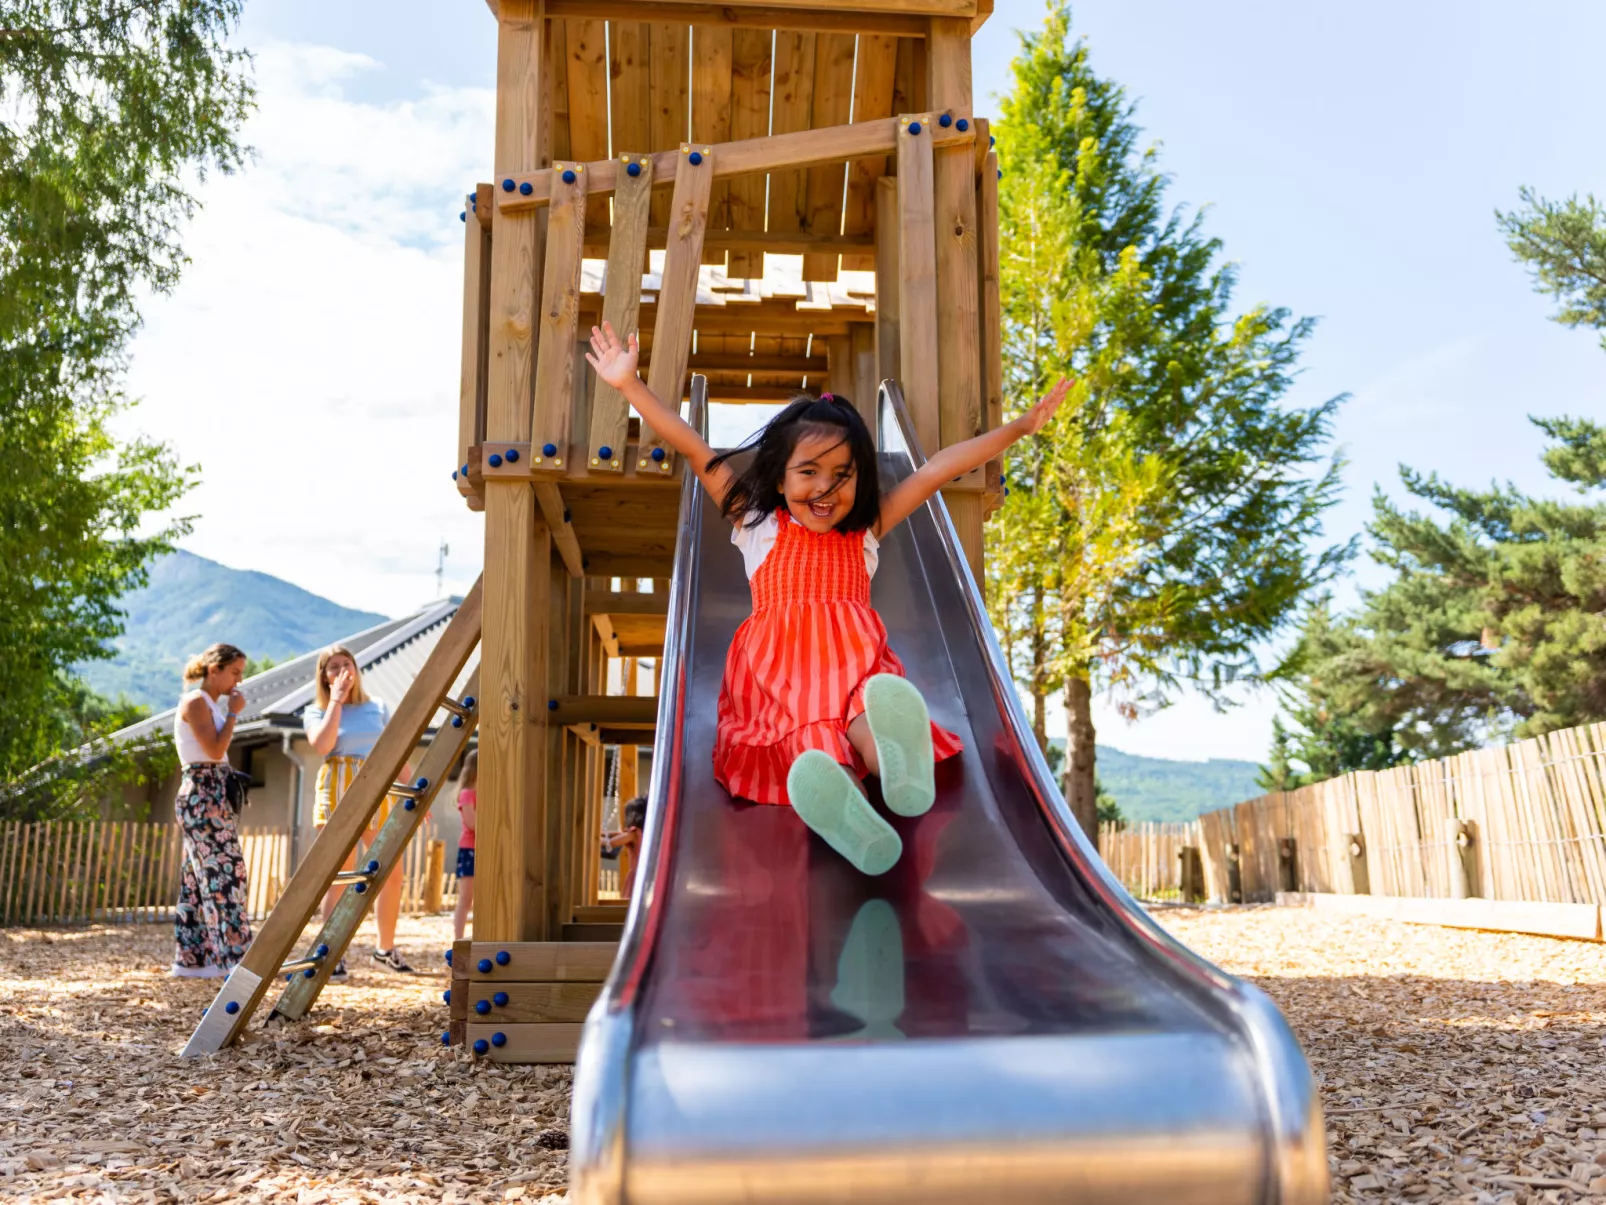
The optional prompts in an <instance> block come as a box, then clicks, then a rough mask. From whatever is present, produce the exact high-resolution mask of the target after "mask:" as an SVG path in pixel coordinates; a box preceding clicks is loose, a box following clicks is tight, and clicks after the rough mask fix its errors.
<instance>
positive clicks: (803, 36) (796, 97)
mask: <svg viewBox="0 0 1606 1205" xmlns="http://www.w3.org/2000/svg"><path fill="white" fill-rule="evenodd" d="M818 44H819V35H818V34H815V33H803V32H797V33H792V32H786V31H777V32H776V34H775V79H774V83H773V85H772V93H771V103H770V139H769V141H770V143H771V144H772V145H773V144H774V142H775V140H776V139H777V138H779V137H781V136H783V135H794V136H795V135H798V134H802V133H806V132H808V131H809V130H810V127H811V125H812V122H811V121H810V114H811V112H812V104H811V101H812V96H811V93H812V91H813V88H814V55H815V48H816V47H817V46H818ZM833 158H834V156H833ZM810 166H813V165H810ZM808 181H809V177H808V172H807V171H804V170H801V169H796V170H771V172H770V199H769V212H768V218H767V224H766V227H765V228H766V229H768V230H786V231H792V230H807V229H808ZM766 270H767V269H766Z"/></svg>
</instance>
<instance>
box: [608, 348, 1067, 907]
mask: <svg viewBox="0 0 1606 1205" xmlns="http://www.w3.org/2000/svg"><path fill="white" fill-rule="evenodd" d="M637 353H638V348H637V342H636V336H635V335H631V336H630V338H629V340H628V342H627V343H622V342H621V341H620V340H619V337H618V336H617V335H616V334H615V333H614V330H613V328H612V327H611V326H609V325H607V324H604V325H603V327H602V328H601V329H600V330H599V329H598V328H596V327H593V328H592V330H591V351H590V352H589V353H588V354H587V356H586V359H587V360H588V361H590V363H591V366H592V367H593V368H594V369H596V371H597V375H598V376H600V377H601V378H602V379H603V380H604V381H606V382H608V384H610V385H612V386H613V387H614V388H616V389H618V390H619V391H620V392H621V393H623V394H624V396H625V398H626V400H628V401H629V402H630V404H631V405H632V406H633V407H635V409H636V410H637V412H639V413H640V415H641V417H642V419H643V420H644V421H645V422H646V423H647V424H648V425H649V426H650V427H651V428H652V429H653V430H654V431H656V432H657V433H658V434H659V435H660V436H661V437H662V438H663V440H664V441H665V442H666V443H668V444H669V445H670V446H671V447H673V448H674V449H675V451H677V452H679V453H680V454H681V455H682V456H684V457H685V458H686V462H687V463H688V464H689V465H690V466H691V468H692V471H693V472H695V473H696V474H697V477H698V479H699V480H700V481H701V482H702V483H703V486H704V488H706V489H707V490H708V492H709V494H710V495H711V496H712V497H713V499H714V501H715V503H716V504H718V506H719V508H720V511H721V513H722V514H723V515H724V517H725V518H726V520H727V521H728V522H729V523H730V524H731V525H732V528H733V531H732V533H731V543H733V544H734V545H736V547H737V549H738V550H740V552H741V554H742V559H743V561H744V563H745V565H746V568H747V577H748V581H749V582H750V583H751V585H752V589H753V614H752V615H751V616H750V617H749V618H748V619H747V620H746V621H745V622H743V624H742V626H741V627H740V628H738V629H737V632H736V636H735V639H734V641H733V642H732V644H731V649H730V654H729V656H728V657H727V659H726V662H725V680H724V683H723V685H722V686H721V687H720V693H719V731H718V737H717V739H716V742H715V745H714V776H715V778H717V779H718V781H719V783H720V785H722V786H723V787H724V788H725V789H726V790H728V791H729V792H730V793H731V794H732V795H733V796H736V797H738V798H742V799H749V800H752V801H753V802H755V803H770V804H781V805H787V804H790V806H791V807H792V809H793V811H795V812H796V813H797V815H798V817H799V818H800V819H801V820H802V821H803V823H804V824H806V825H808V827H809V828H811V829H812V830H814V832H816V833H818V834H819V835H820V836H821V837H822V838H823V839H824V840H825V842H826V843H827V844H828V845H830V846H831V848H833V849H835V850H836V851H837V852H838V853H840V854H841V855H842V856H843V857H844V858H846V859H847V860H848V861H849V862H851V863H852V864H853V865H854V866H855V867H857V868H858V869H859V870H860V871H862V872H863V873H865V874H871V875H876V874H882V873H884V872H886V871H887V870H889V869H891V867H892V866H893V864H894V863H896V862H897V860H898V856H899V854H900V853H901V852H902V848H903V847H902V843H901V841H900V840H899V838H898V834H897V833H896V832H895V831H894V830H893V828H892V826H891V825H890V824H888V823H887V822H886V821H885V820H883V819H882V818H881V817H880V816H879V815H878V814H877V813H876V811H875V809H874V808H873V807H871V806H870V802H869V799H868V798H867V797H866V795H865V793H864V789H863V787H862V785H861V782H860V780H861V779H862V778H863V777H864V775H865V774H866V772H868V773H870V774H874V775H876V776H878V777H879V778H880V779H881V793H882V797H883V798H884V799H885V800H886V803H887V807H888V808H890V809H891V810H892V811H893V812H895V813H897V814H898V815H900V816H919V815H921V814H923V813H924V812H926V811H927V810H928V809H930V807H931V805H932V804H933V803H934V802H935V801H936V786H935V782H934V779H933V766H934V764H935V763H936V762H938V761H941V760H943V759H944V758H948V757H952V756H953V755H954V754H956V753H958V752H959V751H960V748H961V745H960V742H959V738H958V737H956V736H955V735H954V734H953V733H951V732H947V731H945V730H943V729H941V728H938V727H937V726H936V725H935V724H933V723H932V722H931V720H930V718H929V716H928V714H927V711H926V703H925V700H924V699H922V698H921V697H920V692H919V691H917V690H916V689H915V688H914V687H913V686H912V685H910V683H909V682H908V681H907V680H906V679H905V678H904V676H903V665H902V663H901V662H900V661H899V660H898V658H897V656H896V655H895V654H894V653H893V652H892V650H891V649H890V648H888V647H887V631H886V628H885V627H884V626H883V625H882V623H881V618H880V616H878V615H877V614H876V613H875V611H874V609H873V608H872V607H871V606H870V578H871V576H872V575H873V574H874V573H875V569H876V562H877V556H878V549H879V547H880V541H881V540H883V539H884V538H886V534H887V532H889V531H891V530H892V529H893V528H894V527H896V526H897V525H898V524H899V523H901V522H903V520H904V519H906V518H908V517H909V515H910V514H912V513H913V512H914V511H915V510H916V509H917V508H919V507H920V506H923V505H924V504H925V503H926V502H927V501H928V500H929V499H930V498H931V496H932V495H933V494H935V493H936V492H937V491H938V490H939V489H940V488H941V487H942V486H943V485H944V484H946V483H947V482H949V481H952V480H953V479H954V478H955V477H958V476H960V475H962V474H964V473H966V472H969V471H970V470H971V469H973V468H976V467H977V466H979V465H982V464H985V463H986V462H987V461H988V460H991V459H992V458H993V457H995V456H997V455H999V454H1000V453H1001V452H1003V451H1004V449H1005V448H1007V447H1009V446H1010V445H1011V444H1013V443H1014V442H1015V441H1016V440H1018V439H1021V438H1023V437H1024V436H1027V435H1034V434H1036V433H1037V432H1038V431H1039V430H1041V429H1042V427H1043V424H1045V423H1046V422H1048V420H1049V418H1050V417H1051V416H1052V415H1053V413H1054V411H1055V410H1056V409H1057V408H1058V407H1059V404H1060V402H1061V400H1063V398H1064V397H1065V393H1066V390H1067V389H1069V387H1070V386H1069V384H1068V382H1066V381H1063V380H1062V381H1060V382H1059V383H1057V384H1056V385H1055V386H1054V388H1053V389H1051V390H1049V392H1048V393H1047V395H1045V396H1044V397H1043V399H1042V400H1041V401H1039V402H1038V403H1037V404H1036V405H1035V406H1033V407H1032V408H1031V409H1030V410H1029V411H1027V412H1026V413H1025V414H1024V415H1022V416H1021V417H1020V418H1018V419H1016V420H1015V421H1014V422H1011V423H1007V424H1005V425H1004V426H1002V427H999V428H998V429H997V430H994V431H989V432H987V433H986V434H984V435H979V436H977V437H976V438H975V439H968V440H966V441H965V442H963V443H959V444H955V445H954V446H952V447H949V448H944V449H943V450H942V451H940V452H938V453H937V454H936V455H934V456H933V457H932V458H931V459H930V460H929V461H927V462H926V464H925V465H924V466H923V467H922V468H921V469H920V470H919V471H918V472H916V473H914V474H913V475H912V476H910V477H908V478H907V479H905V480H904V481H901V482H899V483H898V484H897V485H896V486H894V487H893V488H892V489H891V490H890V491H888V493H887V494H886V496H885V497H883V496H882V495H881V489H880V484H879V481H878V479H877V471H876V452H875V444H874V441H873V440H872V439H871V437H870V432H869V429H868V428H867V427H866V426H865V425H864V420H863V419H861V418H860V417H859V414H858V411H856V410H855V409H854V408H853V405H852V404H851V403H850V402H848V401H847V399H845V398H842V397H839V396H833V395H832V394H829V393H827V394H822V395H821V396H820V397H817V398H816V397H810V396H807V395H805V396H801V397H799V398H797V400H795V401H794V402H792V404H791V405H789V406H787V407H786V409H784V410H783V411H781V413H780V414H778V415H776V417H775V418H774V419H772V420H771V421H770V423H769V424H768V425H767V426H766V427H765V428H764V430H763V431H761V432H760V433H759V434H758V435H757V436H756V437H755V438H754V439H753V440H751V441H749V443H748V444H747V445H746V446H745V447H743V448H741V449H738V450H737V452H727V453H725V454H723V455H716V454H715V452H714V450H713V449H712V448H710V447H709V446H708V444H707V443H706V442H705V441H704V440H703V438H702V436H700V435H699V434H698V433H697V432H696V431H694V430H693V429H692V428H691V427H690V426H689V425H688V424H687V423H685V422H684V421H682V419H681V418H680V415H679V414H678V413H677V412H676V411H675V410H671V409H670V408H669V407H667V406H666V405H664V403H663V401H662V400H661V399H659V398H658V397H656V396H655V395H654V394H653V393H652V391H651V390H649V389H648V388H647V386H646V385H645V384H643V383H642V381H641V379H640V378H639V377H638V376H637V375H636V361H637ZM738 452H739V453H751V459H750V460H748V462H747V464H746V467H745V468H743V469H741V470H740V471H738V470H736V469H735V468H733V467H732V466H731V463H730V460H731V457H732V456H734V455H737V454H738Z"/></svg>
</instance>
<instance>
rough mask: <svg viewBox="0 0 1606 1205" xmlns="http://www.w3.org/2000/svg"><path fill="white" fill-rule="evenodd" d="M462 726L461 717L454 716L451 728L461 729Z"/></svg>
mask: <svg viewBox="0 0 1606 1205" xmlns="http://www.w3.org/2000/svg"><path fill="white" fill-rule="evenodd" d="M462 726H463V717H462V716H460V715H454V716H453V717H452V727H453V728H461V727H462Z"/></svg>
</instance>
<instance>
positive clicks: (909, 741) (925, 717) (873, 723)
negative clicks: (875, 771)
mask: <svg viewBox="0 0 1606 1205" xmlns="http://www.w3.org/2000/svg"><path fill="white" fill-rule="evenodd" d="M864 714H865V716H866V717H867V718H868V719H869V721H870V735H871V736H873V737H875V750H876V756H877V757H879V758H880V759H881V797H882V798H883V799H885V800H886V801H887V807H889V808H890V809H892V811H894V812H896V813H897V814H898V815H900V816H923V815H925V814H926V813H927V812H929V811H930V810H931V805H932V804H933V803H935V802H937V783H936V779H935V778H934V777H933V774H934V766H935V764H936V758H935V756H934V755H933V753H932V750H931V713H930V712H928V711H927V710H926V701H925V700H924V699H922V698H921V697H920V692H919V691H918V690H916V689H915V688H914V686H912V685H911V684H910V683H909V681H908V680H907V679H905V678H900V677H898V676H897V675H896V674H877V675H876V676H875V677H873V678H871V679H870V681H869V682H867V683H865V687H864Z"/></svg>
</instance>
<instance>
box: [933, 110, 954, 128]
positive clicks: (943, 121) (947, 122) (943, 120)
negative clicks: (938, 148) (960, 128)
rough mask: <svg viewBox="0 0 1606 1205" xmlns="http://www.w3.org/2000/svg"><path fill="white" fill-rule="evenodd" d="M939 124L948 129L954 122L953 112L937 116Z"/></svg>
mask: <svg viewBox="0 0 1606 1205" xmlns="http://www.w3.org/2000/svg"><path fill="white" fill-rule="evenodd" d="M937 124H938V125H940V126H941V127H942V128H943V129H945V130H946V129H947V128H948V127H949V126H951V125H953V124H954V118H953V114H951V113H944V114H943V115H942V116H941V117H939V118H937Z"/></svg>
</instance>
